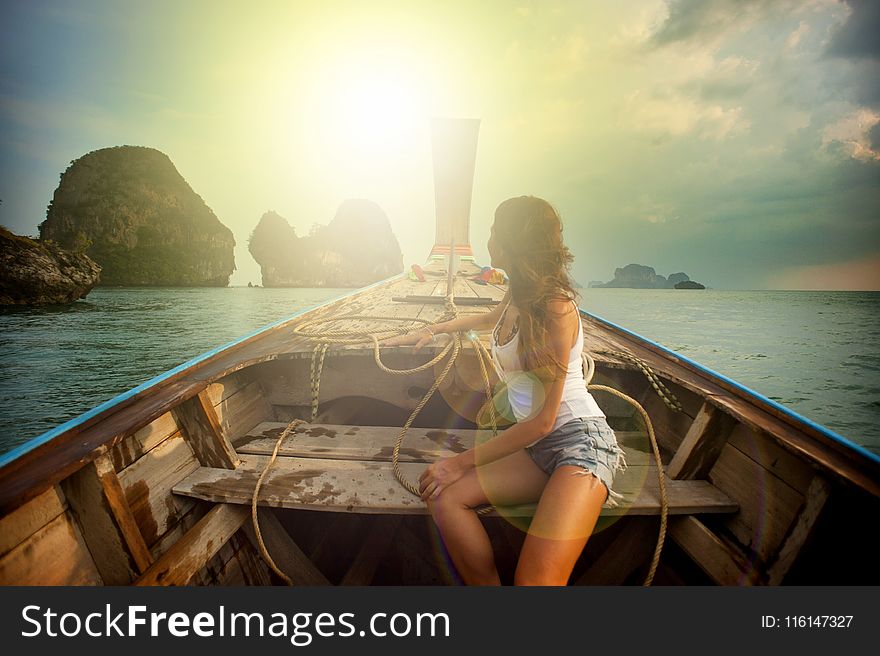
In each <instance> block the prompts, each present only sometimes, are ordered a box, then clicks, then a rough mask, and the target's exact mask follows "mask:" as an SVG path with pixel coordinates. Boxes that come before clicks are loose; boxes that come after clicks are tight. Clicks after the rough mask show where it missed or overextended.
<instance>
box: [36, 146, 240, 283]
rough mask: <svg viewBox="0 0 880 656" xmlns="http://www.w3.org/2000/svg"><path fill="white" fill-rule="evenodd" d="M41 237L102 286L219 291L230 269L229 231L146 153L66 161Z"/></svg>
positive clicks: (162, 160)
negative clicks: (84, 261)
mask: <svg viewBox="0 0 880 656" xmlns="http://www.w3.org/2000/svg"><path fill="white" fill-rule="evenodd" d="M40 237H41V239H51V240H53V241H55V242H57V243H58V244H59V245H60V246H62V247H63V248H67V249H70V250H73V251H75V252H84V253H85V254H86V255H88V256H89V257H91V258H92V259H93V260H94V261H95V262H97V263H98V264H99V265H101V267H102V271H101V280H100V284H101V285H126V286H128V285H131V286H140V285H150V286H209V287H225V286H226V285H227V284H228V283H229V276H230V275H231V274H232V271H233V270H234V269H235V263H234V259H233V247H234V246H235V240H234V239H233V237H232V232H231V231H230V230H229V228H227V227H226V226H224V225H223V224H222V223H221V222H220V221H219V219H218V218H217V217H216V216H215V215H214V212H212V211H211V208H209V207H208V206H207V205H206V204H205V202H204V200H202V198H201V197H200V196H199V195H198V194H196V193H195V192H194V191H193V190H192V188H191V187H190V186H189V184H187V182H186V180H184V179H183V177H182V176H181V175H180V173H178V171H177V169H176V168H175V166H174V164H172V162H171V160H170V159H169V158H168V156H167V155H165V154H164V153H162V152H160V151H158V150H155V149H153V148H144V147H140V146H117V147H114V148H104V149H101V150H96V151H93V152H91V153H88V154H87V155H84V156H83V157H80V158H79V159H77V160H75V161H73V162H71V165H70V166H69V167H68V169H67V170H66V171H65V172H64V173H63V174H62V175H61V182H60V184H59V185H58V188H57V189H56V190H55V194H54V197H53V198H52V202H51V203H49V207H48V210H47V212H46V220H45V221H44V222H43V223H41V224H40Z"/></svg>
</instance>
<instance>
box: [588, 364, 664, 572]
mask: <svg viewBox="0 0 880 656" xmlns="http://www.w3.org/2000/svg"><path fill="white" fill-rule="evenodd" d="M600 352H601V351H600ZM583 361H584V365H585V367H584V368H585V370H586V373H585V374H584V379H585V381H586V383H587V389H588V390H591V391H592V390H602V391H604V392H608V393H609V394H612V395H614V396H616V397H618V398H621V399H623V400H624V401H626V402H628V403H630V404H631V405H632V406H633V407H635V409H636V410H638V411H639V413H640V414H641V416H642V421H643V422H644V423H645V428H646V429H647V432H648V438H649V439H650V441H651V449H652V450H653V452H654V460H655V462H656V463H657V482H658V484H659V487H660V533H659V535H658V536H657V545H656V546H655V547H654V556H653V558H652V559H651V566H650V568H649V569H648V574H647V576H646V577H645V581H644V583H642V585H643V586H649V585H651V582H652V581H653V580H654V574H655V573H656V572H657V565H658V564H659V563H660V552H661V551H662V549H663V543H664V541H665V540H666V527H667V520H668V516H669V497H668V496H667V494H666V477H665V476H664V474H663V461H662V460H661V459H660V447H659V446H658V445H657V436H656V435H655V434H654V425H653V424H652V423H651V418H650V417H648V413H647V412H645V409H644V408H643V407H642V406H641V404H639V403H638V402H637V401H636V400H635V399H633V398H632V397H630V396H627V395H626V394H624V393H623V392H621V391H619V390H616V389H614V388H613V387H608V386H607V385H590V381H591V380H592V379H593V373H594V372H595V371H596V365H595V363H594V362H593V358H591V357H590V355H589V354H588V353H584V354H583ZM641 364H642V366H643V367H644V368H646V369H648V370H649V371H650V368H649V367H648V366H647V365H646V364H644V363H641ZM640 368H641V367H640ZM651 374H652V375H653V374H654V372H653V371H651ZM655 389H656V388H655ZM661 398H663V397H661ZM672 398H673V399H674V398H675V397H674V396H673V397H672ZM664 400H665V399H664ZM675 401H676V403H678V399H675Z"/></svg>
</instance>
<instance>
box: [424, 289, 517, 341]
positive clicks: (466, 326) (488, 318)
mask: <svg viewBox="0 0 880 656" xmlns="http://www.w3.org/2000/svg"><path fill="white" fill-rule="evenodd" d="M509 298H510V290H509V289H508V290H507V293H506V294H504V298H503V299H501V302H500V303H498V304H497V305H496V306H495V307H494V308H492V309H491V310H489V311H488V312H483V313H482V314H471V315H468V316H466V317H458V318H457V319H452V320H450V321H444V322H442V323H435V324H434V325H432V326H431V331H432V332H433V333H434V334H435V335H439V334H440V333H454V332H456V331H467V330H485V329H488V328H492V327H494V326H495V324H496V323H498V320H499V319H500V318H501V312H502V310H503V309H504V306H505V305H506V304H507V301H508V299H509Z"/></svg>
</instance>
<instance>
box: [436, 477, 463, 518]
mask: <svg viewBox="0 0 880 656" xmlns="http://www.w3.org/2000/svg"><path fill="white" fill-rule="evenodd" d="M471 496H472V495H471V494H470V492H469V490H468V489H467V486H465V485H459V482H458V481H456V482H455V483H453V484H452V485H450V486H449V487H448V488H446V489H445V490H442V491H441V492H440V495H439V496H438V497H437V498H436V499H428V500H427V501H426V502H425V503H426V504H427V506H428V512H430V513H431V516H432V517H434V519H437V518H439V517H443V516H448V515H449V514H450V513H455V512H456V511H459V510H471V509H472V507H473V504H472V501H473V500H472V499H471V498H470V497H471Z"/></svg>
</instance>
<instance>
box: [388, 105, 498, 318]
mask: <svg viewBox="0 0 880 656" xmlns="http://www.w3.org/2000/svg"><path fill="white" fill-rule="evenodd" d="M479 130H480V120H479V119H461V118H435V119H433V120H432V121H431V142H432V149H433V158H434V211H435V216H436V219H435V232H434V246H433V247H432V248H431V253H430V255H429V256H428V262H427V263H426V265H425V273H428V274H431V275H434V276H439V275H443V276H444V277H445V278H446V288H445V290H446V295H448V294H450V293H451V292H452V291H453V290H454V288H455V284H454V282H455V275H456V274H457V273H459V274H462V275H475V274H477V273H479V272H480V269H479V267H478V266H477V264H476V262H475V261H474V253H473V251H472V250H471V244H470V215H471V195H472V192H473V188H474V167H475V164H476V158H477V136H478V134H479ZM393 300H395V301H398V302H403V303H421V304H439V303H444V302H445V301H444V296H419V295H412V294H410V295H408V296H404V297H394V298H393ZM497 302H498V301H496V300H493V299H491V298H484V297H482V296H468V297H462V298H460V299H456V303H459V304H463V305H495V304H496V303H497Z"/></svg>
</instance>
